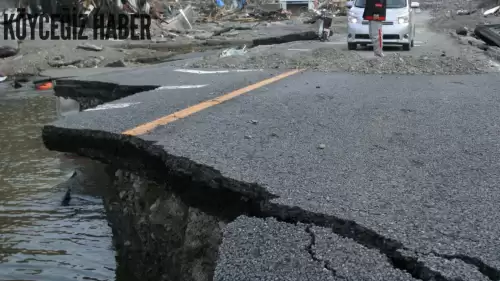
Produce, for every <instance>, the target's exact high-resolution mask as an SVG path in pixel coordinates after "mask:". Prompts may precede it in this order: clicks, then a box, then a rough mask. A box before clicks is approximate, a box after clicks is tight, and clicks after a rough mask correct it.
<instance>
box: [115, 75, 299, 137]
mask: <svg viewBox="0 0 500 281" xmlns="http://www.w3.org/2000/svg"><path fill="white" fill-rule="evenodd" d="M301 71H303V69H296V70H291V71H287V72H285V73H282V74H280V75H276V76H274V77H271V78H268V79H265V80H262V81H260V82H257V83H255V84H252V85H248V86H246V87H244V88H241V89H238V90H235V91H232V92H230V93H228V94H225V95H222V96H220V97H217V98H215V99H210V100H207V101H204V102H201V103H199V104H196V105H193V106H190V107H188V108H185V109H183V110H180V111H177V112H174V113H172V114H170V115H166V116H163V117H161V118H159V119H156V120H154V121H151V122H148V123H144V124H142V125H139V126H137V127H135V128H133V129H130V130H127V131H125V132H123V134H125V135H131V136H137V135H142V134H145V133H147V132H150V131H151V130H153V129H154V128H156V127H158V126H162V125H167V124H169V123H172V122H174V121H176V120H179V119H182V118H185V117H187V116H190V115H192V114H194V113H196V112H199V111H202V110H204V109H207V108H209V107H212V106H214V105H218V104H220V103H223V102H225V101H228V100H230V99H232V98H235V97H237V96H240V95H242V94H245V93H248V92H250V91H253V90H255V89H258V88H260V87H263V86H266V85H269V84H271V83H274V82H276V81H279V80H281V79H284V78H286V77H288V76H291V75H294V74H297V73H299V72H301Z"/></svg>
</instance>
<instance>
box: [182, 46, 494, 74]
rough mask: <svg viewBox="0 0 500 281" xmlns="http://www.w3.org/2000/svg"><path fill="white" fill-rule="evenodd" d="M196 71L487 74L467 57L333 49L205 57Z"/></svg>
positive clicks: (483, 66) (485, 65) (484, 67)
mask: <svg viewBox="0 0 500 281" xmlns="http://www.w3.org/2000/svg"><path fill="white" fill-rule="evenodd" d="M190 67H195V68H223V69H226V68H229V69H231V68H237V69H296V68H308V69H313V70H316V71H324V72H351V73H362V74H398V75H403V74H407V75H413V74H432V75H436V74H445V75H446V74H470V73H484V72H487V71H488V69H489V67H490V65H489V64H488V63H487V62H486V61H481V60H475V59H469V58H468V57H467V56H465V55H464V56H462V57H452V56H446V54H445V55H444V56H443V55H438V54H428V55H421V56H415V57H413V56H402V55H401V54H398V53H396V54H390V55H387V56H386V57H384V58H365V57H363V56H361V55H359V54H358V53H356V52H343V51H340V50H336V49H332V48H319V49H316V50H314V51H313V52H312V53H309V54H303V55H295V56H292V57H290V56H286V55H284V54H283V53H282V52H279V51H277V52H271V53H266V54H261V53H260V52H255V53H252V54H250V53H247V54H245V55H243V56H230V57H224V58H219V57H206V58H204V59H203V60H200V61H196V62H193V63H191V64H190Z"/></svg>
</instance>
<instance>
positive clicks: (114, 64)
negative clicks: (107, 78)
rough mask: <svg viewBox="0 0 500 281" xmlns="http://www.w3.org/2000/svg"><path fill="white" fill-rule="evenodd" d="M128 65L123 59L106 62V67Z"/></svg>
mask: <svg viewBox="0 0 500 281" xmlns="http://www.w3.org/2000/svg"><path fill="white" fill-rule="evenodd" d="M126 66H127V65H126V64H125V62H124V61H123V60H117V61H114V62H110V63H108V64H106V65H105V66H104V67H126Z"/></svg>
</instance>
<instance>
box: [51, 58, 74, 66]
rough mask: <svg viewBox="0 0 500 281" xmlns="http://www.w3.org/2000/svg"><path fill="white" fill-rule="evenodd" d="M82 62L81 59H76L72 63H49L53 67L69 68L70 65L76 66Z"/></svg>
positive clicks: (57, 61)
mask: <svg viewBox="0 0 500 281" xmlns="http://www.w3.org/2000/svg"><path fill="white" fill-rule="evenodd" d="M80 62H82V60H81V59H76V60H72V61H63V60H53V61H49V62H47V63H48V65H50V66H51V67H63V66H68V65H75V64H78V63H80Z"/></svg>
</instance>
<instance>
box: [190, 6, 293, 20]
mask: <svg viewBox="0 0 500 281" xmlns="http://www.w3.org/2000/svg"><path fill="white" fill-rule="evenodd" d="M249 10H250V9H231V8H229V9H228V8H226V7H217V6H216V5H211V6H209V7H205V8H204V10H203V13H204V16H203V17H202V18H201V19H199V22H203V23H212V22H221V21H238V22H257V21H282V20H289V19H290V16H291V15H292V14H291V12H290V11H287V10H284V9H281V8H279V9H277V10H274V11H266V10H264V9H261V8H253V9H251V10H250V11H249Z"/></svg>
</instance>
